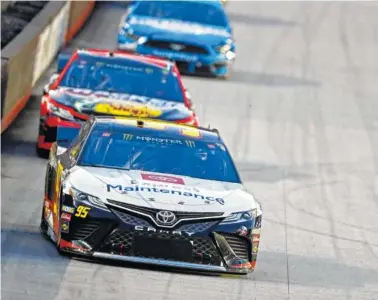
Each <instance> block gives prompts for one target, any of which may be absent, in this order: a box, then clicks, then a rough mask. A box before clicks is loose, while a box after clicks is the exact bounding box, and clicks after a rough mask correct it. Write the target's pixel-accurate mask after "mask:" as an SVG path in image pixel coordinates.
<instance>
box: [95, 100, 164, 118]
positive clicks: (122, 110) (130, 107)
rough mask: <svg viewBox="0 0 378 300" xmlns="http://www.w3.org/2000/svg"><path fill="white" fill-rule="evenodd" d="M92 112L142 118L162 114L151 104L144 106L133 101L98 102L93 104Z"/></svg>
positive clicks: (155, 116)
mask: <svg viewBox="0 0 378 300" xmlns="http://www.w3.org/2000/svg"><path fill="white" fill-rule="evenodd" d="M93 111H94V112H97V113H103V114H110V115H118V116H127V117H130V116H133V117H135V116H139V117H142V118H157V117H160V116H161V115H162V113H163V112H162V111H161V110H160V109H158V108H153V107H151V106H144V105H140V104H138V103H133V102H129V103H126V102H123V103H98V104H96V105H95V107H94V109H93Z"/></svg>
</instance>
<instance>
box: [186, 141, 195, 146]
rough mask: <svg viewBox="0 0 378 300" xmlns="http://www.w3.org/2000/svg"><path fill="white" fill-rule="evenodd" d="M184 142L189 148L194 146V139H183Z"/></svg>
mask: <svg viewBox="0 0 378 300" xmlns="http://www.w3.org/2000/svg"><path fill="white" fill-rule="evenodd" d="M185 142H186V145H187V146H188V147H190V148H194V147H195V146H196V144H195V142H194V141H185Z"/></svg>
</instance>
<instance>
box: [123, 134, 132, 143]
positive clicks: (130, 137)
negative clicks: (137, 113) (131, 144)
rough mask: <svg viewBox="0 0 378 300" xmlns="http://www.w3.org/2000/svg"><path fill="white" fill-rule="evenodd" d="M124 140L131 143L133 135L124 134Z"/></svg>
mask: <svg viewBox="0 0 378 300" xmlns="http://www.w3.org/2000/svg"><path fill="white" fill-rule="evenodd" d="M123 139H124V140H126V141H131V140H132V139H133V135H132V134H130V133H124V134H123Z"/></svg>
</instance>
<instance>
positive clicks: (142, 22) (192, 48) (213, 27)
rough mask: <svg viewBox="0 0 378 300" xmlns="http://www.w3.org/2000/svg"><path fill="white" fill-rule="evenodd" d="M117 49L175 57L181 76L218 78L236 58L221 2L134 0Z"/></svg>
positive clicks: (166, 57) (121, 27)
mask: <svg viewBox="0 0 378 300" xmlns="http://www.w3.org/2000/svg"><path fill="white" fill-rule="evenodd" d="M118 49H120V50H124V51H128V52H137V53H139V54H144V55H154V56H158V57H162V58H165V59H169V60H172V61H175V62H176V64H177V66H178V67H179V69H180V72H181V73H183V74H202V75H211V76H216V77H221V78H228V77H229V74H230V66H231V65H232V64H233V62H234V60H235V57H236V52H235V51H236V47H235V43H234V40H233V38H232V28H231V25H230V22H229V19H228V17H227V15H226V12H225V10H224V7H223V5H222V3H221V2H220V1H134V2H133V4H132V5H131V6H130V7H129V8H128V10H127V12H126V14H125V16H123V17H122V20H121V24H120V26H119V32H118Z"/></svg>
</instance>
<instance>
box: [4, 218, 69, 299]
mask: <svg viewBox="0 0 378 300" xmlns="http://www.w3.org/2000/svg"><path fill="white" fill-rule="evenodd" d="M69 262H70V260H69V259H67V258H65V257H62V256H59V255H58V253H57V251H56V249H55V247H54V245H53V244H52V243H50V242H48V241H47V240H46V239H44V238H43V236H42V235H41V234H40V233H39V230H38V228H37V227H36V226H20V225H4V224H2V229H1V271H2V272H1V273H2V274H1V275H2V276H1V277H2V278H1V294H2V296H4V299H26V298H27V299H56V297H57V295H58V294H59V289H60V285H61V283H62V282H63V279H64V275H65V273H66V269H67V266H68V264H69ZM17 295H18V296H19V297H17ZM38 296H39V297H38Z"/></svg>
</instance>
